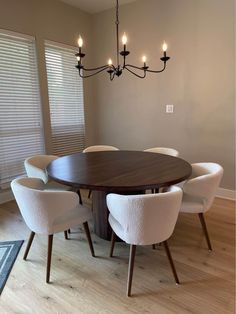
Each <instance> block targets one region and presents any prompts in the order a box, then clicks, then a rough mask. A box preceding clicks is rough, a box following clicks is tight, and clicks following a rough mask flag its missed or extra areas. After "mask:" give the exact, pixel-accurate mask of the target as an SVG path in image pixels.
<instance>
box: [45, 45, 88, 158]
mask: <svg viewBox="0 0 236 314" xmlns="http://www.w3.org/2000/svg"><path fill="white" fill-rule="evenodd" d="M45 52H46V66H47V78H48V91H49V105H50V118H51V129H52V145H53V153H54V154H56V155H68V154H72V153H75V152H79V151H82V150H83V149H84V141H85V131H84V97H83V81H82V79H81V78H80V77H79V74H78V71H77V69H76V68H75V64H76V58H75V52H76V51H75V49H74V48H68V47H64V46H61V45H60V44H54V43H50V42H46V44H45Z"/></svg>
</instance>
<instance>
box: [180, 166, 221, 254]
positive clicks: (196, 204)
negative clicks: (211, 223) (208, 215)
mask: <svg viewBox="0 0 236 314" xmlns="http://www.w3.org/2000/svg"><path fill="white" fill-rule="evenodd" d="M222 176H223V168H222V167H221V166H220V165H219V164H216V163H211V162H204V163H195V164H192V175H191V177H190V178H189V179H188V180H186V182H185V183H184V185H183V188H182V189H183V201H182V205H181V209H180V212H182V213H192V214H198V216H199V218H200V222H201V225H202V228H203V231H204V234H205V237H206V241H207V245H208V249H209V251H212V246H211V242H210V238H209V235H208V231H207V227H206V222H205V219H204V213H205V212H207V211H208V210H209V209H210V208H211V205H212V203H213V200H214V197H215V194H216V191H217V188H218V186H219V184H220V181H221V178H222Z"/></svg>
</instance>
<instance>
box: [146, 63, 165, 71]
mask: <svg viewBox="0 0 236 314" xmlns="http://www.w3.org/2000/svg"><path fill="white" fill-rule="evenodd" d="M165 69H166V62H164V67H163V69H162V70H158V71H155V70H149V69H147V70H146V71H147V72H150V73H161V72H163V71H165Z"/></svg>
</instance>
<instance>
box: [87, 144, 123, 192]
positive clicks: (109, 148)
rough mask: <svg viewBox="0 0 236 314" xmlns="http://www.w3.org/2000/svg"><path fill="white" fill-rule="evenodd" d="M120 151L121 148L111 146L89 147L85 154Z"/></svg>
mask: <svg viewBox="0 0 236 314" xmlns="http://www.w3.org/2000/svg"><path fill="white" fill-rule="evenodd" d="M115 150H119V148H117V147H114V146H110V145H93V146H88V147H87V148H85V149H84V150H83V153H93V152H109V151H115ZM91 193H92V191H91V190H89V193H88V198H90V196H91Z"/></svg>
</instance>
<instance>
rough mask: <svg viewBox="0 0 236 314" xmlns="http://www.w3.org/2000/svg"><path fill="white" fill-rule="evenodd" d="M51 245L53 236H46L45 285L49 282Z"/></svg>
mask: <svg viewBox="0 0 236 314" xmlns="http://www.w3.org/2000/svg"><path fill="white" fill-rule="evenodd" d="M52 243H53V234H50V235H49V236H48V259H47V273H46V283H49V281H50V269H51V258H52Z"/></svg>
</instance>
